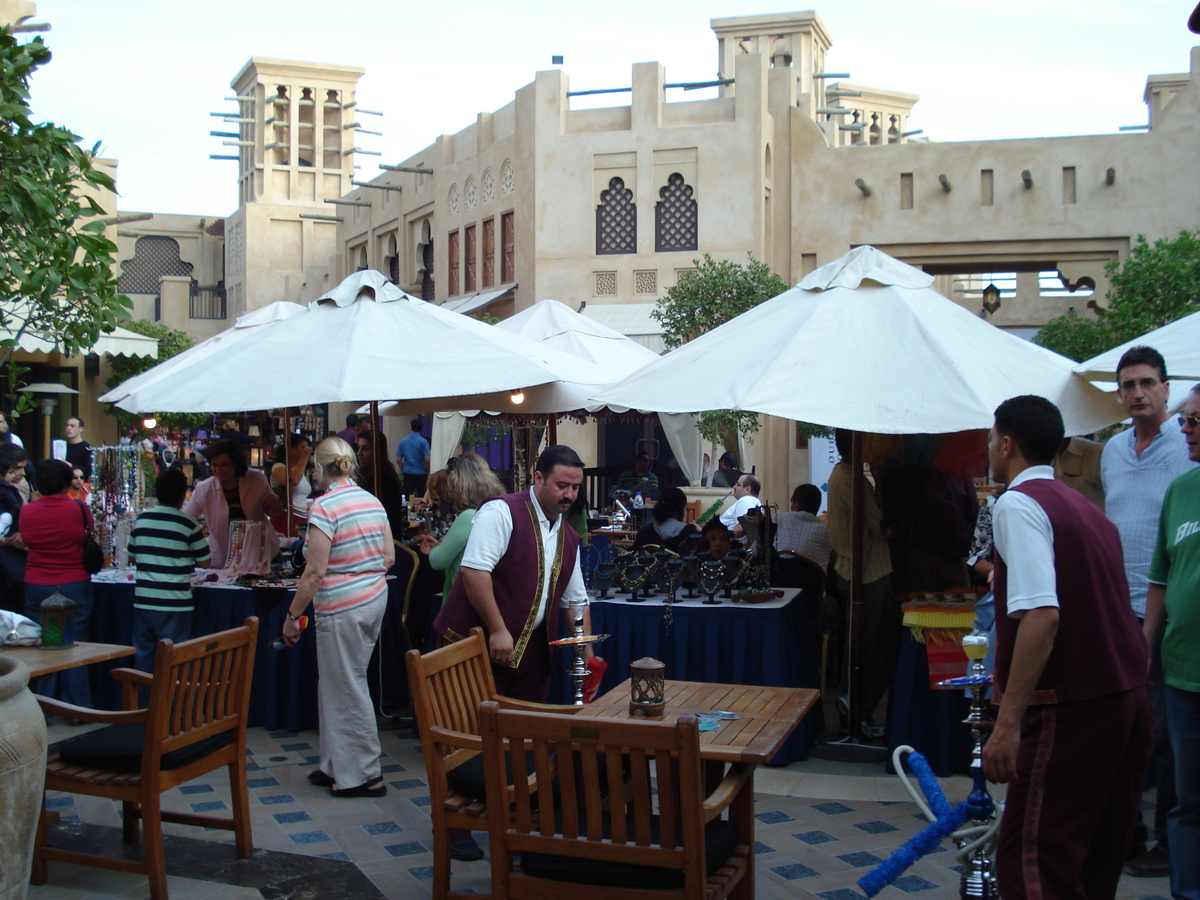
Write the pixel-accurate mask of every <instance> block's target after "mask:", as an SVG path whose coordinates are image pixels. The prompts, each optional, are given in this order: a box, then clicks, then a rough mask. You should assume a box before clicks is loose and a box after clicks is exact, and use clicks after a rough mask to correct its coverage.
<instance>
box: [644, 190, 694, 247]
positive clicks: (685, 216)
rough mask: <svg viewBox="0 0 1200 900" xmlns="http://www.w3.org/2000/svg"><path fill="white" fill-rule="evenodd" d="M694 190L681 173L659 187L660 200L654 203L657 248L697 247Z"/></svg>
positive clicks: (655, 245) (655, 243) (655, 244)
mask: <svg viewBox="0 0 1200 900" xmlns="http://www.w3.org/2000/svg"><path fill="white" fill-rule="evenodd" d="M693 193H694V191H693V189H692V186H691V185H689V184H685V183H684V181H683V176H682V175H680V174H679V173H678V172H675V173H674V174H672V175H671V177H670V178H668V179H667V184H666V186H665V187H663V188H662V189H660V190H659V192H658V196H659V201H658V203H656V204H655V205H654V249H655V251H657V252H659V253H666V252H669V251H671V250H695V249H697V231H698V228H697V205H696V201H695V200H693V199H692V194H693Z"/></svg>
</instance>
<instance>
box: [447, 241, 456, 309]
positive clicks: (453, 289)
mask: <svg viewBox="0 0 1200 900" xmlns="http://www.w3.org/2000/svg"><path fill="white" fill-rule="evenodd" d="M448 250H449V251H450V296H451V297H453V296H454V295H455V294H457V293H458V232H457V231H452V232H450V243H449V245H448Z"/></svg>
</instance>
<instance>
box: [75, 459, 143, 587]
mask: <svg viewBox="0 0 1200 900" xmlns="http://www.w3.org/2000/svg"><path fill="white" fill-rule="evenodd" d="M140 455H141V451H140V450H139V449H138V448H137V447H120V446H116V447H114V446H105V447H93V448H92V493H91V495H90V496H89V498H88V500H89V503H90V504H91V510H92V517H93V518H94V519H95V520H96V540H97V541H99V543H100V547H101V548H102V549H103V550H104V556H105V561H106V562H107V563H108V564H109V565H121V564H122V563H124V562H125V561H126V560H127V558H128V556H127V551H128V546H129V532H130V526H129V521H130V520H132V519H133V517H134V516H136V515H137V514H138V513H139V512H141V510H142V507H143V506H144V505H145V495H146V482H145V478H144V476H143V474H142V468H141V465H140Z"/></svg>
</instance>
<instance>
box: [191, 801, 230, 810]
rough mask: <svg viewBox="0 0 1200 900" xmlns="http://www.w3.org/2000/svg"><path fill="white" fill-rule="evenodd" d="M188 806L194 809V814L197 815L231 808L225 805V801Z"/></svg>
mask: <svg viewBox="0 0 1200 900" xmlns="http://www.w3.org/2000/svg"><path fill="white" fill-rule="evenodd" d="M188 806H190V807H191V808H192V812H196V813H203V812H214V811H215V810H218V809H229V807H228V806H226V805H225V801H224V800H206V801H204V802H203V803H189V804H188Z"/></svg>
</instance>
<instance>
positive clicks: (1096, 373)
mask: <svg viewBox="0 0 1200 900" xmlns="http://www.w3.org/2000/svg"><path fill="white" fill-rule="evenodd" d="M1134 347H1153V348H1154V349H1155V350H1157V351H1158V352H1159V353H1161V354H1162V355H1163V359H1164V360H1165V361H1166V363H1167V375H1168V376H1169V377H1170V378H1172V379H1179V380H1183V381H1197V380H1200V312H1194V313H1192V314H1191V315H1190V316H1184V317H1183V318H1182V319H1176V320H1175V321H1174V322H1169V323H1167V324H1166V325H1164V326H1163V327H1162V328H1156V329H1154V330H1153V331H1148V332H1146V333H1145V334H1143V335H1142V336H1141V337H1139V338H1134V339H1133V340H1132V341H1126V342H1125V343H1124V344H1121V346H1119V347H1113V348H1112V349H1111V350H1105V351H1104V352H1103V353H1101V354H1100V355H1099V356H1093V357H1092V358H1091V359H1087V360H1084V361H1083V362H1081V363H1078V364H1076V366H1075V371H1076V372H1078V373H1079V374H1081V375H1084V376H1086V377H1087V378H1090V379H1091V380H1092V381H1116V380H1117V363H1119V362H1120V361H1121V357H1122V356H1124V355H1125V352H1126V351H1127V350H1132V349H1133V348H1134Z"/></svg>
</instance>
